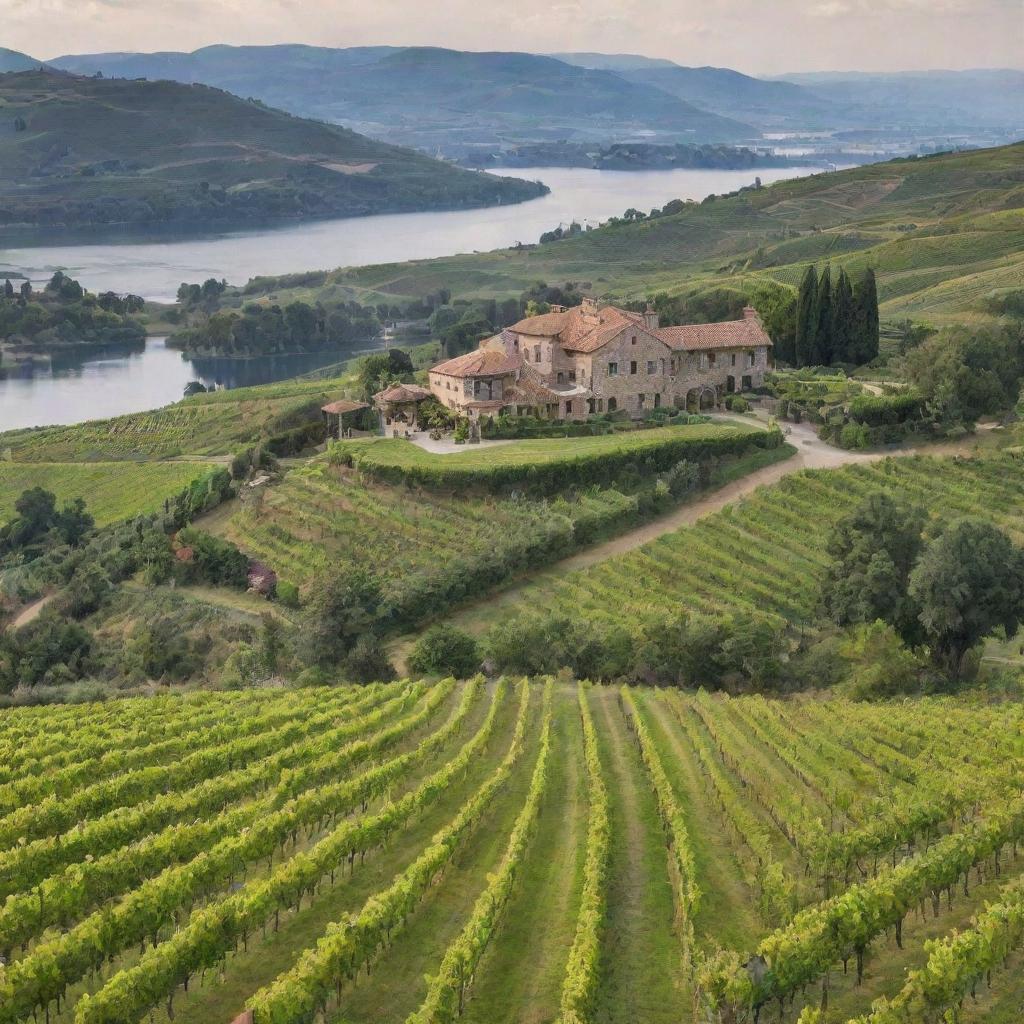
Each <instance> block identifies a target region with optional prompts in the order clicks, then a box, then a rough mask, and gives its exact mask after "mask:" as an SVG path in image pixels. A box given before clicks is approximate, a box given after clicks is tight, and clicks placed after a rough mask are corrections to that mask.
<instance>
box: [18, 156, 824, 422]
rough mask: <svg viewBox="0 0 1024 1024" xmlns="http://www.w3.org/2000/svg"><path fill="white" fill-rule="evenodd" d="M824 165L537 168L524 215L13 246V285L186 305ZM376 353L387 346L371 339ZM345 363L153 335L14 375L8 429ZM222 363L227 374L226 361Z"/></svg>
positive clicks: (486, 244)
mask: <svg viewBox="0 0 1024 1024" xmlns="http://www.w3.org/2000/svg"><path fill="white" fill-rule="evenodd" d="M819 170H820V168H816V167H788V168H759V169H757V170H741V171H721V170H672V171H594V170H589V169H584V168H564V167H527V168H521V167H520V168H514V169H502V168H495V173H499V174H508V175H511V176H515V177H520V178H527V179H540V180H541V181H544V182H545V183H546V184H547V185H548V186H549V187H550V188H551V192H550V194H548V195H546V196H543V197H541V198H539V199H534V200H531V201H530V202H527V203H521V204H518V205H515V206H499V207H492V208H489V209H484V210H458V211H451V212H440V213H436V212H435V213H405V214H387V215H383V216H376V217H358V218H348V219H342V220H329V221H316V222H313V223H307V224H302V225H294V226H289V227H282V228H274V229H263V230H259V231H240V232H233V233H230V234H219V235H214V236H211V237H205V238H195V237H189V238H181V237H175V236H166V235H165V236H162V237H159V238H156V237H150V238H130V237H128V236H126V235H125V234H123V233H119V234H113V235H108V236H105V237H103V238H102V239H96V238H95V237H94V238H93V240H91V241H90V242H89V243H88V244H85V243H82V242H76V243H68V244H56V243H54V242H52V241H51V242H47V241H44V240H40V244H38V245H27V244H22V245H20V246H19V247H17V248H9V247H8V248H0V277H3V275H4V274H18V275H21V276H25V277H28V278H29V279H30V280H31V281H32V282H33V284H39V285H41V284H43V283H45V282H46V281H47V280H48V279H49V278H50V276H51V275H52V274H53V272H54V270H58V269H60V270H64V271H65V272H66V273H68V274H70V275H71V276H72V277H75V278H78V280H79V281H81V283H82V284H83V285H84V286H85V287H86V288H88V289H89V290H90V291H95V292H100V291H108V290H109V291H116V292H122V293H123V292H133V293H134V294H136V295H142V296H144V297H145V298H147V299H152V300H155V301H165V302H169V301H173V299H174V296H175V293H176V291H177V288H178V285H179V284H180V283H181V282H182V281H188V282H193V281H203V280H205V279H206V278H208V277H215V278H218V279H220V278H226V279H227V280H228V282H229V283H231V284H244V283H245V282H246V281H247V280H248V279H249V278H250V277H254V276H256V275H260V274H284V273H291V272H295V271H303V270H322V269H330V268H333V267H342V266H363V265H366V264H372V263H391V262H397V261H401V260H409V259H428V258H432V257H436V256H448V255H452V254H454V253H463V252H473V251H486V250H489V249H499V248H505V247H507V246H510V245H513V244H515V243H516V242H535V241H537V239H538V238H539V237H540V234H541V233H542V232H543V231H548V230H550V229H552V228H555V227H557V226H558V225H559V224H560V223H562V224H568V223H569V222H570V221H573V220H577V221H579V222H581V223H587V222H589V223H592V224H597V223H598V222H600V221H602V220H606V219H607V218H608V217H611V216H614V215H617V214H621V213H623V212H624V211H625V210H627V209H628V208H630V207H636V208H637V209H640V210H644V211H647V210H650V209H651V208H652V207H661V206H664V205H665V203H667V202H668V201H669V200H671V199H696V200H700V199H703V198H704V197H705V196H707V195H710V194H711V193H717V194H721V193H724V192H731V191H734V190H735V189H737V188H739V187H741V186H743V185H749V184H751V183H752V182H753V180H754V177H755V175H757V176H759V177H760V178H761V180H762V182H764V183H765V184H768V183H770V182H773V181H778V180H781V179H783V178H793V177H800V176H802V175H806V174H813V173H817V172H818V171H819ZM368 344H373V343H372V342H369V343H368ZM338 358H339V355H338V354H337V353H320V354H317V355H315V356H295V357H273V358H267V359H255V360H228V359H222V360H196V361H189V360H186V359H184V358H183V357H182V356H181V354H180V353H177V352H174V351H172V350H170V349H167V348H166V347H164V345H163V342H162V340H160V339H150V341H149V343H148V344H147V346H146V349H145V351H144V352H141V353H135V354H128V353H125V352H121V353H114V352H106V353H95V354H93V355H90V356H88V357H87V358H86V359H84V360H73V361H58V360H55V361H54V362H53V364H52V366H50V365H47V366H44V367H42V368H38V369H36V370H35V371H32V372H29V371H12V372H11V373H9V374H8V377H7V379H0V430H9V429H11V428H13V427H23V426H38V425H42V424H51V423H76V422H79V421H80V420H83V419H95V418H99V417H106V416H113V415H118V414H120V413H126V412H138V411H141V410H144V409H150V408H155V407H157V406H160V405H166V404H167V403H168V402H173V401H176V400H177V399H178V398H180V397H181V393H182V388H183V387H184V385H185V383H186V382H187V381H189V380H194V379H198V380H202V381H204V383H212V382H213V381H214V380H219V381H221V382H222V383H225V384H226V385H227V386H237V385H238V384H240V383H246V384H258V383H269V382H271V381H275V380H281V379H284V378H285V377H289V376H294V375H295V374H297V373H302V372H306V371H308V370H310V369H314V368H316V366H318V365H327V364H328V363H332V362H335V361H337V359H338ZM214 364H216V365H214Z"/></svg>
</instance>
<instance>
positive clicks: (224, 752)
mask: <svg viewBox="0 0 1024 1024" xmlns="http://www.w3.org/2000/svg"><path fill="white" fill-rule="evenodd" d="M1022 727H1024V713H1022V712H1021V710H1020V708H1019V707H1017V706H1015V705H1003V706H991V707H983V706H973V707H971V706H967V705H965V704H961V703H958V702H956V701H953V700H949V699H944V700H939V699H925V700H920V701H915V702H909V703H900V704H888V705H862V704H853V703H848V702H845V701H842V700H838V699H832V700H807V701H789V702H785V703H782V702H770V701H767V700H764V699H763V698H758V697H752V698H734V699H729V698H727V697H713V696H709V695H707V694H704V693H700V694H696V695H690V694H684V693H682V692H679V691H664V690H662V691H659V690H652V689H632V690H630V689H625V688H623V689H621V690H620V689H616V688H612V687H591V686H589V685H586V684H583V685H578V684H575V683H570V682H564V681H563V682H555V681H553V680H549V681H546V682H545V681H539V680H538V681H533V682H528V681H526V680H521V681H515V680H499V681H497V682H492V683H487V682H485V681H484V680H482V679H475V680H471V681H468V682H464V683H456V682H454V681H452V680H447V681H443V682H440V683H436V684H433V685H427V684H424V683H420V682H406V681H402V682H397V683H389V684H375V685H373V686H370V687H366V688H349V687H340V688H334V689H320V690H309V689H307V690H278V691H273V690H271V691H247V692H239V693H232V694H227V693H209V692H207V693H194V694H189V695H185V696H177V697H173V696H169V697H160V698H152V699H143V700H128V701H114V702H108V703H105V704H98V705H87V706H68V707H62V708H50V707H48V708H37V709H19V710H16V711H13V712H8V713H6V714H5V715H4V717H3V718H2V720H0V750H2V751H3V754H4V756H3V758H0V850H2V852H0V896H2V897H4V899H5V902H4V903H3V904H2V905H0V951H2V953H3V956H4V958H5V961H6V966H4V967H3V968H0V1022H4V1024H14V1022H21V1021H28V1020H35V1021H40V1020H42V1019H44V1018H46V1019H49V1020H50V1021H51V1024H59V1022H72V1021H73V1022H76V1024H127V1022H133V1021H152V1022H154V1024H164V1022H166V1021H170V1020H174V1021H176V1022H197V1024H198V1022H202V1024H209V1022H224V1024H228V1022H230V1021H231V1020H232V1019H233V1018H234V1017H235V1016H236V1015H237V1014H239V1013H241V1012H242V1011H243V1009H244V1008H246V1007H248V1008H249V1009H250V1010H251V1011H252V1014H253V1020H254V1022H255V1024H286V1022H293V1024H310V1022H313V1021H317V1022H320V1021H331V1022H335V1021H337V1022H340V1021H345V1022H350V1024H357V1022H384V1021H389V1022H390V1021H394V1022H406V1024H425V1022H442V1021H454V1020H456V1019H459V1018H460V1017H461V1018H464V1019H465V1020H467V1021H479V1022H495V1021H507V1022H512V1021H517V1022H518V1021H556V1020H557V1021H559V1022H563V1024H569V1022H575V1024H580V1022H585V1021H594V1022H599V1021H637V1022H643V1024H646V1022H666V1024H667V1022H670V1021H671V1022H678V1021H681V1020H684V1021H685V1020H698V1019H699V1020H708V1021H717V1020H720V1021H750V1020H753V1019H754V1008H755V1007H760V1020H761V1021H764V1022H774V1021H777V1020H779V1019H780V1018H781V1019H784V1020H788V1021H792V1020H795V1019H796V1017H797V1015H798V1014H799V1013H800V1012H801V1010H803V1009H804V1008H806V1009H807V1013H806V1014H805V1015H804V1017H803V1018H802V1019H803V1020H804V1021H805V1022H807V1021H811V1020H815V1021H821V1022H824V1024H832V1022H835V1024H842V1022H846V1021H850V1020H856V1021H857V1022H858V1024H896V1022H899V1024H913V1022H922V1024H923V1022H928V1021H933V1020H936V1021H937V1020H939V1019H952V1018H942V1016H941V1015H942V1014H943V1013H944V1012H945V1011H946V1010H947V1009H949V1008H952V1007H956V1006H957V1005H958V1004H959V1002H960V1001H961V1000H963V998H964V997H965V996H966V995H969V994H970V992H971V991H972V989H974V988H977V989H978V994H979V996H980V1000H979V1002H978V1003H976V1004H975V1003H973V1002H971V1003H966V1004H965V1005H964V1007H963V1010H962V1012H961V1015H960V1016H959V1017H958V1018H957V1019H958V1020H961V1021H964V1022H968V1021H969V1022H975V1021H981V1020H986V1021H993V1022H997V1024H1008V1022H1010V1021H1015V1020H1019V1016H1015V1014H1016V1013H1017V1010H1018V1007H1019V1000H1020V996H1021V981H1020V973H1019V966H1020V963H1021V958H1020V949H1021V945H1022V943H1024V928H1022V927H1021V918H1022V911H1021V904H1022V899H1021V892H1022V889H1024V880H1022V874H1021V873H1022V871H1024V860H1022V859H1021V858H1020V856H1019V854H1018V849H1019V847H1020V844H1021V840H1022V838H1024V799H1022V798H1021V796H1020V795H1019V794H1020V786H1021V773H1022V771H1024V769H1022V768H1021V764H1022V763H1024V762H1022V760H1021V753H1022V744H1024V740H1022V735H1024V733H1022ZM754 953H756V954H758V955H760V956H761V957H762V958H763V960H764V964H763V968H764V969H763V970H761V969H760V968H759V969H758V970H756V971H751V972H748V970H747V969H746V968H745V967H743V966H742V965H743V963H744V962H746V960H747V958H748V957H749V956H750V955H751V954H754ZM1003 967H1007V968H1008V969H1006V970H1002V969H1001V968H1003ZM908 972H910V973H908ZM989 974H990V980H991V988H986V990H985V991H984V992H982V991H981V989H982V982H983V979H985V978H986V976H988V975H989ZM826 996H827V1000H826V999H825V997H826ZM883 998H884V1001H880V1002H876V1003H875V1005H874V1008H872V1001H873V1000H880V999H883ZM820 1007H824V1011H823V1013H822V1015H821V1016H820V1017H818V1016H816V1015H815V1014H814V1013H813V1011H815V1010H817V1009H818V1008H820ZM858 1015H859V1016H858Z"/></svg>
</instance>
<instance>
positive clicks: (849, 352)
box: [832, 268, 859, 363]
mask: <svg viewBox="0 0 1024 1024" xmlns="http://www.w3.org/2000/svg"><path fill="white" fill-rule="evenodd" d="M858 356H859V351H858V346H857V344H856V332H855V330H854V307H853V286H852V285H851V284H850V278H849V277H848V276H847V273H846V271H845V270H844V269H842V268H840V270H839V277H838V278H837V279H836V286H835V289H834V290H833V292H832V361H833V362H834V363H856V362H858Z"/></svg>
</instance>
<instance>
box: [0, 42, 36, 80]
mask: <svg viewBox="0 0 1024 1024" xmlns="http://www.w3.org/2000/svg"><path fill="white" fill-rule="evenodd" d="M43 63H44V62H43V61H41V60H36V59H35V58H34V57H30V56H29V55H28V54H27V53H19V52H18V51H17V50H8V49H6V48H4V47H3V46H0V74H6V73H7V72H9V71H34V70H35V69H36V68H38V67H42V66H43Z"/></svg>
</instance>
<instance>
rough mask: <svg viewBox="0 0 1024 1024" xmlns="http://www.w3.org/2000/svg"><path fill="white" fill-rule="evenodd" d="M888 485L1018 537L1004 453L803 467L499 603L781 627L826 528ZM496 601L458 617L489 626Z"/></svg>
mask: <svg viewBox="0 0 1024 1024" xmlns="http://www.w3.org/2000/svg"><path fill="white" fill-rule="evenodd" d="M877 491H888V492H890V493H893V494H894V495H896V496H898V497H900V498H902V499H903V500H906V501H911V502H916V503H918V504H920V505H922V506H923V507H924V508H926V509H928V510H929V513H930V515H932V516H935V517H942V518H947V519H952V518H955V517H957V516H968V515H972V516H984V517H986V518H989V519H991V520H992V521H993V522H994V523H995V524H996V525H997V526H999V527H1001V528H1002V529H1004V530H1006V531H1007V532H1008V533H1009V534H1010V536H1012V537H1014V538H1015V539H1016V540H1017V541H1018V542H1019V541H1020V540H1021V538H1022V537H1024V512H1022V509H1024V505H1022V498H1024V478H1022V476H1021V474H1020V471H1019V464H1018V463H1017V462H1016V461H1014V460H1013V459H1011V458H1010V457H1009V456H999V457H990V458H974V459H936V458H928V457H923V456H914V457H909V458H890V459H885V460H882V461H878V462H871V463H860V464H856V465H849V466H844V467H843V468H841V469H835V470H812V471H808V470H804V471H801V472H798V473H794V474H792V475H790V476H787V477H786V478H785V479H783V480H781V481H780V482H779V483H778V484H776V485H774V486H772V487H771V488H761V489H759V490H757V491H755V492H754V493H753V494H752V495H751V496H749V497H747V498H744V499H743V500H741V501H739V502H737V503H735V504H733V505H730V506H728V507H726V508H724V509H722V510H721V511H719V512H716V513H715V514H713V515H710V516H707V517H705V518H704V519H701V520H700V521H699V522H698V523H697V524H695V525H694V526H690V527H686V528H684V529H682V530H678V531H676V532H674V533H670V534H665V535H664V536H662V537H660V538H659V539H658V540H656V541H653V542H651V543H649V544H646V545H644V546H643V547H641V548H638V549H636V550H635V551H632V552H629V553H627V554H624V555H620V556H617V557H615V558H610V559H607V560H605V561H603V562H601V563H600V564H598V565H595V566H593V567H591V568H589V569H586V570H582V571H579V572H575V573H570V574H566V575H563V576H561V577H557V578H545V579H544V580H542V581H540V582H538V583H536V584H534V585H527V586H525V587H522V588H520V589H519V590H518V591H516V592H514V593H511V594H510V595H508V596H507V598H506V599H505V601H504V610H505V611H506V612H507V613H512V612H514V611H516V610H517V609H519V608H527V607H529V608H530V609H534V610H537V609H549V610H556V609H560V608H561V609H564V608H573V609H575V610H576V614H578V615H581V616H584V617H586V618H587V619H588V620H592V621H594V622H595V623H599V622H601V621H603V620H608V621H611V620H613V619H614V620H615V621H622V618H623V615H624V614H626V615H629V616H632V617H634V618H636V619H638V620H642V619H644V618H645V617H647V616H649V615H650V614H651V613H652V610H654V611H656V610H657V609H659V608H664V607H666V606H667V605H669V604H671V605H673V606H676V607H682V608H686V609H689V610H691V611H694V612H701V613H705V614H710V615H716V614H732V613H737V612H747V613H750V614H753V615H757V616H768V617H770V618H771V619H772V620H774V621H775V622H777V623H778V625H779V627H780V628H783V627H784V626H785V625H786V624H789V625H796V626H798V627H799V626H801V625H804V626H809V625H811V623H812V622H813V621H814V620H815V618H816V611H817V601H818V581H819V580H820V578H821V576H822V574H823V573H824V571H825V569H826V567H827V566H828V564H829V555H828V552H827V550H826V547H827V544H828V540H829V536H830V533H831V530H832V528H833V527H834V525H835V523H836V522H837V521H838V520H839V519H840V518H841V517H842V516H843V515H845V514H846V513H848V512H849V511H850V510H851V509H852V508H853V507H854V506H856V505H857V504H858V502H860V501H862V500H863V499H864V498H865V496H867V495H869V494H871V493H873V492H877ZM494 611H495V605H494V603H491V605H490V606H489V607H488V608H487V609H486V610H485V609H477V610H469V611H467V612H466V613H464V614H463V615H462V616H461V624H462V625H468V626H472V627H474V628H477V627H480V626H483V625H487V624H489V622H490V621H493V616H494Z"/></svg>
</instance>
